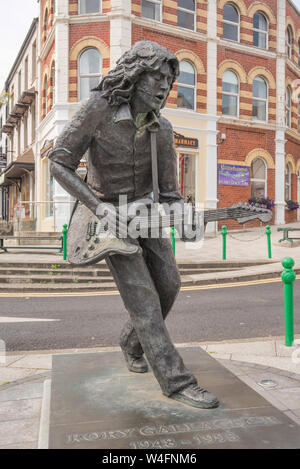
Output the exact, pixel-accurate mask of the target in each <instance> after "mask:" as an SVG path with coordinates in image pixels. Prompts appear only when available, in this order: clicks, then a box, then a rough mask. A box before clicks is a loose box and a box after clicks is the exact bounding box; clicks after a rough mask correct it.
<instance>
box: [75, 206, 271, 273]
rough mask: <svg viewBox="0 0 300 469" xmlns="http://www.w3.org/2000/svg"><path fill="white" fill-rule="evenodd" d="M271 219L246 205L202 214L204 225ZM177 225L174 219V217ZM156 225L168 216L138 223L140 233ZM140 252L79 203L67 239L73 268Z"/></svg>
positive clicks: (268, 212) (164, 223)
mask: <svg viewBox="0 0 300 469" xmlns="http://www.w3.org/2000/svg"><path fill="white" fill-rule="evenodd" d="M271 218H272V212H271V210H268V209H266V208H262V207H258V206H255V205H250V204H243V203H239V204H236V205H233V206H232V207H229V208H221V209H214V210H204V224H206V223H208V222H211V221H219V220H228V219H233V220H237V221H238V222H239V223H246V222H247V221H250V220H254V219H259V220H260V221H262V222H268V221H270V220H271ZM176 220H177V221H178V218H177V217H176ZM158 222H159V226H160V227H162V228H163V227H167V226H169V227H170V226H173V225H174V218H173V217H172V215H171V216H166V217H164V216H159V220H158V218H157V217H155V219H153V220H152V219H151V218H148V219H147V220H145V226H143V221H142V220H141V221H140V222H139V225H140V230H141V232H142V230H143V229H146V228H149V227H150V226H151V224H156V226H157V223H158ZM140 249H141V248H140V247H139V246H137V245H135V244H132V243H130V242H128V241H127V239H126V238H118V237H116V236H115V235H113V234H112V233H111V232H110V231H108V230H106V229H105V227H104V226H103V224H102V223H100V221H99V219H98V218H97V217H96V216H95V215H94V214H93V213H92V212H91V211H90V210H89V209H88V208H87V207H85V206H84V205H83V204H81V203H79V204H78V205H77V207H76V209H75V211H74V213H73V216H72V219H71V222H70V226H69V229H68V237H67V259H68V261H69V262H70V263H71V264H73V265H76V266H83V265H89V264H94V263H96V262H99V261H101V260H102V259H104V258H105V257H106V256H111V255H114V254H122V255H127V256H128V255H131V254H135V253H137V252H138V251H139V250H140Z"/></svg>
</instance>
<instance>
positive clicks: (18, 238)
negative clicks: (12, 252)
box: [0, 234, 63, 252]
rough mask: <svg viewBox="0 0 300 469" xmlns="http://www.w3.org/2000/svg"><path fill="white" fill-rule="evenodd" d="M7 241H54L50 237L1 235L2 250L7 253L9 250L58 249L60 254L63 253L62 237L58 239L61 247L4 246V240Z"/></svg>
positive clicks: (0, 247) (0, 245) (0, 246)
mask: <svg viewBox="0 0 300 469" xmlns="http://www.w3.org/2000/svg"><path fill="white" fill-rule="evenodd" d="M5 239H15V240H21V239H22V240H24V239H38V240H41V239H42V240H44V239H47V240H48V241H49V240H50V239H51V240H53V239H54V238H52V237H50V236H39V237H36V236H13V235H3V234H0V249H2V251H5V252H7V249H55V250H57V249H58V252H63V237H62V235H61V236H58V237H57V239H58V240H59V241H61V245H60V246H38V245H35V246H28V245H26V244H25V245H22V246H7V245H4V240H5Z"/></svg>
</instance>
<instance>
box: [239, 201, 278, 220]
mask: <svg viewBox="0 0 300 469" xmlns="http://www.w3.org/2000/svg"><path fill="white" fill-rule="evenodd" d="M230 208H231V209H236V210H237V217H236V220H237V221H238V222H239V223H246V222H247V221H250V220H255V219H259V220H260V221H262V222H263V223H267V222H269V221H270V220H271V219H272V210H269V209H268V208H267V207H264V206H261V205H258V204H248V203H243V202H239V203H238V204H234V205H232V207H230Z"/></svg>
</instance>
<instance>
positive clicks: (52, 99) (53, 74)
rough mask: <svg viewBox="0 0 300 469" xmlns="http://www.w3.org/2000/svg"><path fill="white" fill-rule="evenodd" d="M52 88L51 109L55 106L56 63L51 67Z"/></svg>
mask: <svg viewBox="0 0 300 469" xmlns="http://www.w3.org/2000/svg"><path fill="white" fill-rule="evenodd" d="M50 86H51V88H52V91H51V107H52V106H53V104H55V64H54V63H53V64H52V66H51V76H50Z"/></svg>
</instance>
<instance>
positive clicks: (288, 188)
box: [285, 163, 292, 200]
mask: <svg viewBox="0 0 300 469" xmlns="http://www.w3.org/2000/svg"><path fill="white" fill-rule="evenodd" d="M291 198H292V168H291V165H290V164H289V163H288V164H287V165H286V167H285V200H291Z"/></svg>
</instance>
